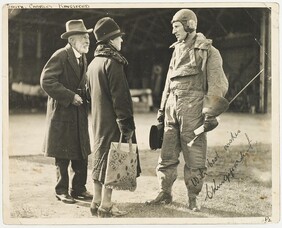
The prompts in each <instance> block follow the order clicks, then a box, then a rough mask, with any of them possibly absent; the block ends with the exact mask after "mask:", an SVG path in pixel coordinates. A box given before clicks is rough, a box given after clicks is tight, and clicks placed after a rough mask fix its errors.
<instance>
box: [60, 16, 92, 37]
mask: <svg viewBox="0 0 282 228" xmlns="http://www.w3.org/2000/svg"><path fill="white" fill-rule="evenodd" d="M92 31H93V29H86V27H85V25H84V23H83V20H82V19H78V20H70V21H68V22H67V23H66V32H65V33H63V34H62V35H61V38H62V39H67V38H69V37H70V36H71V35H75V34H83V33H90V32H92Z"/></svg>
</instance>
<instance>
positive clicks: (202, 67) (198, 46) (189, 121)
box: [147, 9, 228, 211]
mask: <svg viewBox="0 0 282 228" xmlns="http://www.w3.org/2000/svg"><path fill="white" fill-rule="evenodd" d="M171 23H172V33H173V34H174V35H175V37H176V39H177V42H175V43H174V44H172V45H171V48H174V51H173V54H172V58H171V61H170V65H169V70H168V74H167V79H166V85H165V88H164V91H163V95H162V101H161V105H160V109H159V112H158V118H157V119H158V121H160V122H164V124H165V129H164V137H163V144H162V148H161V154H160V157H159V162H158V166H157V169H156V171H157V176H158V180H159V185H160V192H159V194H158V196H157V197H156V198H155V199H154V200H151V201H147V203H148V204H158V203H170V202H171V201H172V194H171V192H172V185H173V183H174V181H175V180H176V178H177V166H178V164H179V154H180V152H181V151H182V153H183V157H184V160H185V166H184V181H185V184H186V187H187V191H188V197H189V209H191V210H194V211H197V210H198V209H199V208H198V206H197V201H196V197H197V196H198V194H199V193H200V191H201V189H202V186H203V179H204V176H205V173H206V166H205V162H206V152H207V140H206V133H203V134H200V136H199V137H198V138H197V139H196V140H195V142H194V144H193V145H192V146H191V147H189V146H188V145H187V144H188V143H189V142H190V141H192V140H193V139H194V137H195V133H194V131H195V130H196V129H197V128H199V127H200V126H201V125H204V126H203V127H204V129H212V128H214V127H215V126H217V124H218V123H217V120H216V118H215V117H216V116H215V115H214V113H209V111H208V112H207V111H206V110H211V108H210V107H212V106H213V103H216V104H215V106H217V103H218V102H219V103H220V102H222V100H224V98H223V96H224V95H225V94H226V92H227V88H228V81H227V79H226V77H225V74H224V72H223V68H222V59H221V56H220V53H219V51H218V50H217V49H216V48H214V47H213V46H212V41H211V40H209V39H206V37H205V36H204V35H203V34H202V33H196V28H197V17H196V15H195V13H194V12H193V11H191V10H189V9H182V10H179V11H178V12H177V13H176V14H175V15H174V16H173V18H172V21H171ZM223 103H226V102H223ZM205 105H207V107H205ZM207 108H208V109H207ZM218 114H220V113H217V115H218ZM195 177H197V178H198V179H199V183H196V184H195V183H194V182H193V179H194V178H195ZM199 177H201V178H199Z"/></svg>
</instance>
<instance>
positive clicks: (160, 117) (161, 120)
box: [157, 109, 164, 123]
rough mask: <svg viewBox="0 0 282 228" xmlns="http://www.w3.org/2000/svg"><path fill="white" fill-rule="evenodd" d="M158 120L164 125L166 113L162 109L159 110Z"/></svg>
mask: <svg viewBox="0 0 282 228" xmlns="http://www.w3.org/2000/svg"><path fill="white" fill-rule="evenodd" d="M157 120H158V121H159V123H164V111H163V110H161V109H159V110H158V114H157Z"/></svg>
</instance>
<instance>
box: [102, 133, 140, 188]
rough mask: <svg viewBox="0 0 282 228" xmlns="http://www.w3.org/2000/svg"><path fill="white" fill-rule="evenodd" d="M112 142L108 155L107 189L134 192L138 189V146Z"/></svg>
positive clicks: (130, 142) (130, 141)
mask: <svg viewBox="0 0 282 228" xmlns="http://www.w3.org/2000/svg"><path fill="white" fill-rule="evenodd" d="M121 139H122V135H121V136H120V140H119V142H118V143H117V142H112V143H111V148H110V151H109V154H108V162H107V169H106V178H105V187H107V188H112V189H116V190H129V191H134V190H135V189H136V187H137V183H136V176H137V153H136V151H137V144H132V140H131V139H130V140H129V142H128V143H121Z"/></svg>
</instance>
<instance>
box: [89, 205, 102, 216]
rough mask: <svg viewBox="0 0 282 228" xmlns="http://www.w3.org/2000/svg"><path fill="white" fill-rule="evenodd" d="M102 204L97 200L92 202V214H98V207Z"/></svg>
mask: <svg viewBox="0 0 282 228" xmlns="http://www.w3.org/2000/svg"><path fill="white" fill-rule="evenodd" d="M99 206H100V203H95V202H93V201H92V202H91V205H90V212H91V215H92V216H97V215H98V208H99Z"/></svg>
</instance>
